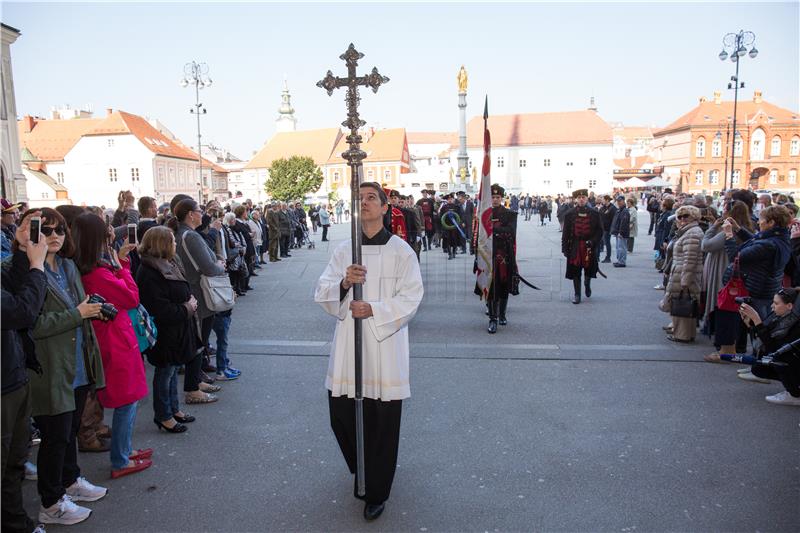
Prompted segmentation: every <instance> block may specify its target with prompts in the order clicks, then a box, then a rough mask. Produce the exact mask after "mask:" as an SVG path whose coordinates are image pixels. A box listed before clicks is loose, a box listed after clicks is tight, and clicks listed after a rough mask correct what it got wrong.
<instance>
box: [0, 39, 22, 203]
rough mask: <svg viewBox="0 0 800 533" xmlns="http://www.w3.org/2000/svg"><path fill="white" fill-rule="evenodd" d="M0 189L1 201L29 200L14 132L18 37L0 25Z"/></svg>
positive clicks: (15, 122) (16, 134)
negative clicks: (13, 63) (14, 58)
mask: <svg viewBox="0 0 800 533" xmlns="http://www.w3.org/2000/svg"><path fill="white" fill-rule="evenodd" d="M0 33H2V46H1V48H0V51H1V52H2V53H0V82H1V84H0V85H1V86H0V98H2V101H1V102H0V188H2V191H0V193H1V194H2V196H3V198H7V199H9V200H11V201H12V202H19V201H26V200H27V199H28V195H27V191H26V188H25V183H26V180H25V175H24V174H23V173H22V162H21V161H20V143H19V133H18V131H17V103H16V98H15V96H14V74H13V70H12V68H11V45H12V44H13V43H14V41H16V40H17V38H18V37H19V36H20V32H19V30H17V29H16V28H12V27H11V26H7V25H5V24H0Z"/></svg>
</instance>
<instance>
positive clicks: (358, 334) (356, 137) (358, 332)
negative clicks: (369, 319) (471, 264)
mask: <svg viewBox="0 0 800 533" xmlns="http://www.w3.org/2000/svg"><path fill="white" fill-rule="evenodd" d="M363 57H364V54H362V53H361V52H359V51H358V50H356V49H355V47H354V46H353V43H350V46H349V47H348V48H347V50H346V51H345V52H344V53H343V54H342V55H340V56H339V59H343V60H344V62H345V65H347V77H346V78H341V77H338V76H334V75H333V73H332V72H331V71H330V70H329V71H328V72H327V74H326V76H325V78H323V79H322V80H320V81H318V82H317V87H320V88H322V89H325V90H326V91H327V93H328V96H330V95H332V94H333V91H334V89H338V88H340V87H346V88H347V95H346V97H345V102H346V103H347V120H345V121H344V122H342V126H345V127H346V128H348V129H349V130H350V135H348V136H347V143H348V144H349V148H348V150H346V151H345V152H343V153H342V158H343V159H345V160H346V161H347V162H348V165H349V166H350V201H351V204H352V205H351V206H350V211H351V213H352V218H351V219H350V237H351V242H352V246H353V264H354V265H360V264H361V201H360V198H359V188H360V187H361V180H362V178H363V163H362V161H363V160H364V159H365V158H366V157H367V154H366V152H364V151H363V150H361V141H362V138H361V135H360V134H359V131H358V130H359V128H361V127H362V126H364V125H365V124H366V122H364V121H363V120H361V118H360V117H359V115H358V102H359V101H360V97H359V95H358V87H359V86H363V87H369V88H370V89H372V92H374V93H377V92H378V88H379V87H380V86H381V85H382V84H384V83H388V82H389V78H387V77H386V76H382V75H381V74H379V73H378V69H377V68H375V67H373V69H372V71H371V72H370V73H369V74H367V75H366V76H357V75H356V67H357V66H358V61H359V59H361V58H363ZM352 290H353V301H354V302H358V301H361V298H362V296H363V292H362V287H361V284H360V283H355V284H353V287H352ZM353 340H354V347H353V358H354V369H355V417H356V494H358V495H359V496H364V495H365V494H366V477H365V464H364V394H363V376H362V374H363V370H362V366H363V365H362V361H363V344H364V343H363V324H362V322H361V319H360V318H355V317H353Z"/></svg>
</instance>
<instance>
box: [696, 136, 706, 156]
mask: <svg viewBox="0 0 800 533" xmlns="http://www.w3.org/2000/svg"><path fill="white" fill-rule="evenodd" d="M695 155H696V156H697V157H705V156H706V140H705V139H703V138H700V139H697V143H696V144H695Z"/></svg>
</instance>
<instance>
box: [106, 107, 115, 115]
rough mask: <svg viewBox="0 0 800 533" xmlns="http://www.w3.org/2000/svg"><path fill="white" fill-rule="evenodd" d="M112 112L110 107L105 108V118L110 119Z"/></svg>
mask: <svg viewBox="0 0 800 533" xmlns="http://www.w3.org/2000/svg"><path fill="white" fill-rule="evenodd" d="M113 112H114V110H113V109H112V108H110V107H107V108H106V116H107V117H110V116H111V114H112V113H113Z"/></svg>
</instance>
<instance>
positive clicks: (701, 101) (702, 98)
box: [700, 96, 708, 104]
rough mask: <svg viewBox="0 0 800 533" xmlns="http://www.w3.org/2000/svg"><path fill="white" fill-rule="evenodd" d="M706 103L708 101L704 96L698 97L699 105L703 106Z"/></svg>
mask: <svg viewBox="0 0 800 533" xmlns="http://www.w3.org/2000/svg"><path fill="white" fill-rule="evenodd" d="M707 101H708V99H707V98H706V97H705V96H701V97H700V103H701V104H705V103H706V102H707Z"/></svg>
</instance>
